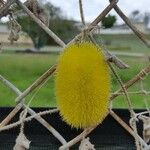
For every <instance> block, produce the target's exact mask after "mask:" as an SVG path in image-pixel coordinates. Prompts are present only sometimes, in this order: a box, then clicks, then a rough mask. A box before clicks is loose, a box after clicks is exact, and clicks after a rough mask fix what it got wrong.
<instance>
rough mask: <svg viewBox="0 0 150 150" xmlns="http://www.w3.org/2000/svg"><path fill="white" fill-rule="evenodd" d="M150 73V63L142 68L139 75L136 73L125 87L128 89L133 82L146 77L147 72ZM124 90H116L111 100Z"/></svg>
mask: <svg viewBox="0 0 150 150" xmlns="http://www.w3.org/2000/svg"><path fill="white" fill-rule="evenodd" d="M149 73H150V65H149V66H147V67H145V68H144V69H142V70H141V71H140V72H139V73H138V74H137V75H135V76H134V77H133V78H132V79H131V80H129V81H128V82H127V83H125V84H124V87H125V88H126V89H128V88H129V87H130V86H132V85H133V84H135V83H136V82H138V81H140V80H142V78H144V77H145V76H147V74H149ZM121 92H123V90H122V89H119V90H117V91H116V92H114V94H113V95H112V96H111V97H110V100H113V99H115V98H116V97H117V96H118V95H119V93H121Z"/></svg>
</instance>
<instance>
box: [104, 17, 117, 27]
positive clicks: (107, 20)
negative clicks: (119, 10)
mask: <svg viewBox="0 0 150 150" xmlns="http://www.w3.org/2000/svg"><path fill="white" fill-rule="evenodd" d="M116 20H117V19H116V16H113V15H110V14H109V15H108V16H106V17H105V18H103V19H102V26H103V27H104V28H111V27H113V26H114V24H115V23H116Z"/></svg>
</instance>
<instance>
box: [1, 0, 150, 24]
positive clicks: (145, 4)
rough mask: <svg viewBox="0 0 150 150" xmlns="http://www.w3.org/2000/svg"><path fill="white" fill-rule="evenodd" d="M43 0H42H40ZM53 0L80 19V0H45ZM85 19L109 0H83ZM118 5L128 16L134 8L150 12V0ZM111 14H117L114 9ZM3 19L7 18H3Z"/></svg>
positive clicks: (128, 0)
mask: <svg viewBox="0 0 150 150" xmlns="http://www.w3.org/2000/svg"><path fill="white" fill-rule="evenodd" d="M21 1H25V0H21ZM40 1H42V0H40ZM44 1H48V2H51V3H52V4H53V5H55V6H58V7H60V8H61V10H62V11H63V13H64V15H65V16H67V17H68V18H73V19H75V20H80V14H79V4H78V1H79V0H44ZM82 1H83V8H84V15H85V20H86V21H87V22H90V21H92V20H93V19H94V18H95V17H96V16H97V15H98V14H99V13H100V12H102V10H103V9H104V8H105V7H106V6H107V5H108V4H109V3H108V1H109V0H82ZM118 6H119V7H120V8H121V9H122V10H123V12H124V13H125V14H126V15H127V16H128V15H129V14H130V13H131V12H132V11H134V10H140V12H141V13H144V12H150V0H119V2H118ZM111 14H115V15H116V16H117V14H116V13H115V11H114V10H112V11H111ZM2 20H4V21H5V20H6V18H3V19H2ZM117 22H118V23H122V20H121V19H120V17H118V18H117Z"/></svg>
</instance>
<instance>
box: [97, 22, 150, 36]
mask: <svg viewBox="0 0 150 150" xmlns="http://www.w3.org/2000/svg"><path fill="white" fill-rule="evenodd" d="M132 24H133V25H134V26H135V27H136V28H137V29H138V30H140V31H141V32H143V33H145V34H150V29H149V28H147V26H146V25H145V23H144V22H141V21H139V22H132ZM95 33H96V32H95ZM132 33H133V31H132V30H131V29H130V28H129V27H128V26H127V25H126V24H121V25H115V26H114V27H112V28H109V29H104V28H100V34H132Z"/></svg>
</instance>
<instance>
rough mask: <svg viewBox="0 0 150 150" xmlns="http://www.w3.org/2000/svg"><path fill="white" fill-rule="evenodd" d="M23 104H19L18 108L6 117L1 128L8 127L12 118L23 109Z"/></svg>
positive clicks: (0, 125)
mask: <svg viewBox="0 0 150 150" xmlns="http://www.w3.org/2000/svg"><path fill="white" fill-rule="evenodd" d="M22 105H23V104H22V103H19V104H17V105H16V107H15V108H14V109H13V110H12V111H11V112H10V113H9V114H8V115H7V117H5V119H4V120H3V121H2V122H1V123H0V128H2V127H4V126H5V125H7V124H8V123H9V122H10V121H11V120H12V118H13V117H14V116H15V115H16V114H17V113H18V112H19V110H20V109H21V108H22Z"/></svg>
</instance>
